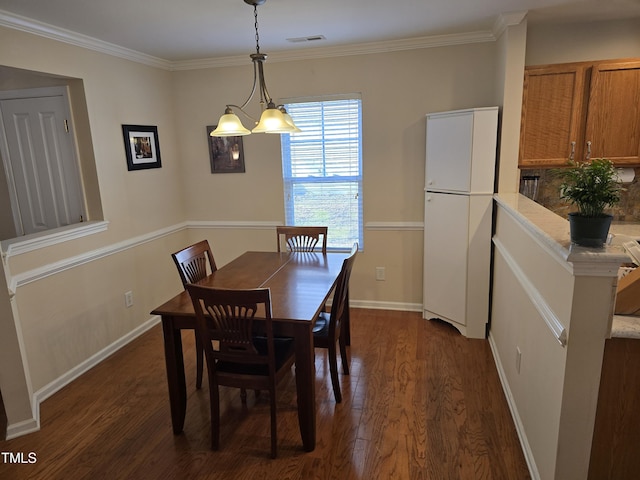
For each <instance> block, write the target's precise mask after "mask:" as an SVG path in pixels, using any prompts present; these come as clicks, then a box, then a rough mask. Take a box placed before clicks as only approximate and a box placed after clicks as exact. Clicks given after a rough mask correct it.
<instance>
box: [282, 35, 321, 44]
mask: <svg viewBox="0 0 640 480" xmlns="http://www.w3.org/2000/svg"><path fill="white" fill-rule="evenodd" d="M326 39H327V38H326V37H325V36H324V35H310V36H308V37H297V38H287V42H291V43H302V42H315V41H317V40H326Z"/></svg>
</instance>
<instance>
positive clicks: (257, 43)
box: [253, 5, 260, 53]
mask: <svg viewBox="0 0 640 480" xmlns="http://www.w3.org/2000/svg"><path fill="white" fill-rule="evenodd" d="M253 17H254V18H255V23H254V26H255V28H256V53H260V34H259V33H258V6H257V5H254V6H253Z"/></svg>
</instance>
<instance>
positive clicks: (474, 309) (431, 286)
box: [423, 107, 498, 338]
mask: <svg viewBox="0 0 640 480" xmlns="http://www.w3.org/2000/svg"><path fill="white" fill-rule="evenodd" d="M497 136H498V107H487V108H474V109H468V110H457V111H452V112H442V113H433V114H429V115H427V145H426V168H425V203H424V205H425V206H424V282H423V286H424V292H423V317H424V318H427V319H434V318H438V319H440V320H443V321H445V322H448V323H450V324H451V325H453V326H454V327H455V328H457V329H458V330H459V331H460V333H462V334H463V335H465V336H467V337H469V338H485V337H486V328H487V323H488V321H489V295H490V292H489V289H490V270H491V228H492V218H493V192H494V179H495V169H496V147H497Z"/></svg>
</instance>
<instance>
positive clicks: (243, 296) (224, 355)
mask: <svg viewBox="0 0 640 480" xmlns="http://www.w3.org/2000/svg"><path fill="white" fill-rule="evenodd" d="M186 289H187V291H188V292H189V295H190V296H191V300H192V302H193V308H194V310H195V313H196V328H197V329H198V335H200V338H201V340H202V343H203V346H204V351H205V355H207V356H210V357H211V358H212V359H214V360H215V361H226V362H235V363H244V364H265V365H269V369H270V370H272V371H273V372H275V353H274V348H273V325H272V320H271V293H270V290H269V289H268V288H258V289H248V290H234V289H223V288H211V287H204V286H200V285H193V284H188V285H186ZM256 315H259V316H260V317H261V318H262V317H264V320H265V330H266V339H267V351H266V352H264V351H263V352H259V351H258V349H257V348H256V346H255V343H254V342H255V340H254V328H253V326H254V319H255V318H256Z"/></svg>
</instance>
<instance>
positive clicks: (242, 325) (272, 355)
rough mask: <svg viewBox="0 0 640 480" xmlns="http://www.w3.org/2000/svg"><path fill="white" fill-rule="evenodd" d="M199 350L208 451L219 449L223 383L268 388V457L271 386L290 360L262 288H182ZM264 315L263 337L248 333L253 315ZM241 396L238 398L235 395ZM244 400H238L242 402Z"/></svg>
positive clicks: (287, 341) (290, 348) (290, 350)
mask: <svg viewBox="0 0 640 480" xmlns="http://www.w3.org/2000/svg"><path fill="white" fill-rule="evenodd" d="M186 288H187V291H188V292H189V295H190V296H191V300H192V302H193V308H194V310H195V314H196V332H197V334H198V335H199V337H200V340H201V342H202V345H203V346H204V353H205V358H206V360H207V372H208V375H209V399H210V404H211V448H212V449H213V450H218V449H219V447H220V394H219V391H218V387H219V386H220V385H225V386H228V387H236V388H241V389H254V390H256V391H259V390H268V391H269V399H270V402H271V458H276V455H277V438H278V437H277V426H276V385H277V384H278V382H279V381H280V380H281V379H282V378H283V377H284V376H285V375H287V374H288V373H290V372H291V366H292V365H293V363H294V361H295V353H294V343H293V339H292V338H274V336H273V324H272V319H271V292H270V290H269V289H268V288H261V289H251V290H230V289H216V288H211V287H204V286H200V285H193V284H189V285H187V286H186ZM256 313H257V314H258V316H259V317H264V319H265V320H264V328H265V332H266V336H258V337H256V336H254V335H253V322H254V318H255V316H256ZM241 398H242V396H241ZM243 402H244V398H243Z"/></svg>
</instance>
